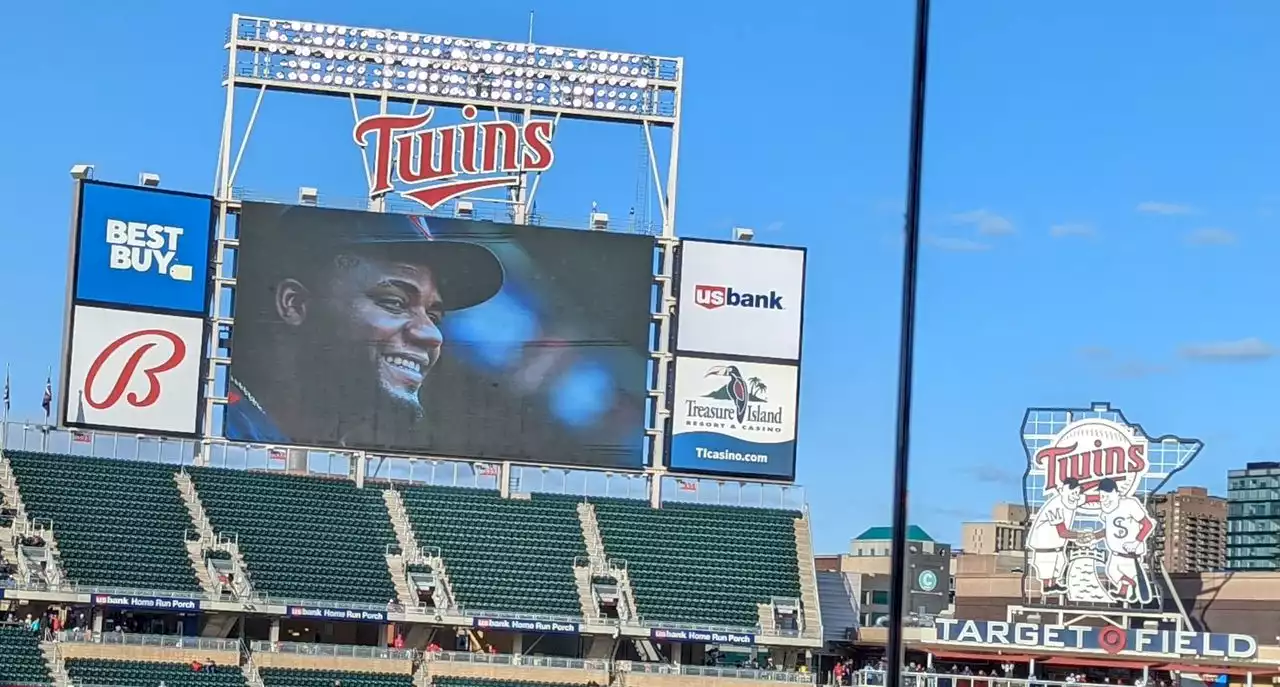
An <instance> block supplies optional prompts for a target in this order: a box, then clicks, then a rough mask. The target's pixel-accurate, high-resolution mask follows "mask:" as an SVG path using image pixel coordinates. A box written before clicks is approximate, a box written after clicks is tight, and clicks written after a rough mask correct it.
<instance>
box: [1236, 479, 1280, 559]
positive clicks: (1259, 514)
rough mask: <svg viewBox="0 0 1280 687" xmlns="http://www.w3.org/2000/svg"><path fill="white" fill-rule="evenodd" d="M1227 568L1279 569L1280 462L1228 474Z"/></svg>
mask: <svg viewBox="0 0 1280 687" xmlns="http://www.w3.org/2000/svg"><path fill="white" fill-rule="evenodd" d="M1227 568H1228V569H1230V570H1280V463H1278V462H1265V463H1249V464H1247V465H1246V466H1245V468H1244V469H1243V470H1231V471H1229V472H1228V473H1227Z"/></svg>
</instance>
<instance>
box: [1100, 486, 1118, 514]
mask: <svg viewBox="0 0 1280 687" xmlns="http://www.w3.org/2000/svg"><path fill="white" fill-rule="evenodd" d="M1098 501H1099V503H1100V504H1101V505H1102V510H1104V511H1106V512H1108V513H1110V512H1111V511H1113V510H1115V509H1116V506H1118V505H1120V492H1118V491H1104V492H1102V495H1101V496H1100V497H1099V499H1098Z"/></svg>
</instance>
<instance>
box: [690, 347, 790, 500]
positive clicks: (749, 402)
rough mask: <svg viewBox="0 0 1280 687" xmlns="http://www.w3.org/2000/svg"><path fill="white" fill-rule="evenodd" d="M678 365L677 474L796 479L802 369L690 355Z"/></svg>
mask: <svg viewBox="0 0 1280 687" xmlns="http://www.w3.org/2000/svg"><path fill="white" fill-rule="evenodd" d="M675 368H676V372H675V393H674V405H673V407H672V413H671V417H672V422H671V439H670V447H671V449H670V456H669V459H668V465H669V466H670V467H671V469H672V470H675V471H678V472H688V473H698V474H711V475H738V476H743V477H759V478H765V479H782V480H791V479H794V477H795V452H796V405H797V403H798V401H799V393H798V392H799V368H797V367H796V366H794V365H780V364H773V363H752V362H745V361H741V360H726V359H723V358H695V357H689V356H681V357H679V358H677V359H676V363H675Z"/></svg>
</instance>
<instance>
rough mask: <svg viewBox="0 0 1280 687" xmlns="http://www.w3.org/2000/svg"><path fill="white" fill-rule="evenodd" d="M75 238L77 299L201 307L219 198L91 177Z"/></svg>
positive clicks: (195, 311)
mask: <svg viewBox="0 0 1280 687" xmlns="http://www.w3.org/2000/svg"><path fill="white" fill-rule="evenodd" d="M79 207H80V216H79V218H78V219H77V221H76V237H75V241H74V245H73V250H74V260H75V264H74V266H73V274H74V280H75V281H74V286H73V288H72V295H73V297H74V299H75V301H76V302H80V303H83V302H91V303H95V304H100V305H113V306H122V307H126V308H147V309H153V310H157V311H164V312H174V313H186V314H192V315H202V314H204V313H205V311H206V309H207V302H208V292H209V270H210V264H211V260H210V256H211V255H212V251H213V247H212V237H213V219H214V214H213V213H214V211H213V207H214V206H213V199H212V198H210V197H209V196H201V195H195V194H189V193H179V192H176V191H167V190H160V189H155V188H144V187H140V186H122V185H118V184H108V183H103V182H93V181H86V182H84V183H82V184H81V186H80V200H79Z"/></svg>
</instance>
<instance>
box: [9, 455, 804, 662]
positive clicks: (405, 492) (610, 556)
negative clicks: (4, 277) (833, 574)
mask: <svg viewBox="0 0 1280 687" xmlns="http://www.w3.org/2000/svg"><path fill="white" fill-rule="evenodd" d="M69 436H73V435H69ZM80 437H81V438H83V437H84V435H80ZM103 438H104V435H98V436H97V437H96V438H90V442H89V443H84V444H82V443H80V442H78V441H75V440H74V439H68V440H67V441H65V442H64V443H63V444H62V445H61V446H58V445H56V441H55V442H54V443H53V444H48V443H47V442H48V441H49V439H48V437H47V436H46V435H44V434H42V433H34V434H27V435H26V439H32V440H33V441H35V442H36V443H37V444H38V445H37V447H40V446H45V447H47V448H49V450H46V451H32V450H30V449H29V448H28V447H24V445H23V443H22V441H19V440H15V439H14V437H12V436H11V437H9V440H8V441H7V444H8V448H6V449H5V450H4V451H3V452H2V454H0V484H2V485H3V493H4V503H5V506H6V507H8V508H9V509H11V511H12V515H13V516H14V517H13V519H12V523H11V525H10V527H11V532H8V533H4V534H5V535H6V536H5V537H4V539H5V545H4V547H3V556H4V557H5V560H6V562H9V563H11V564H14V566H15V569H16V574H15V575H14V576H13V579H11V580H9V581H8V582H7V583H6V584H7V585H8V588H7V589H6V590H5V595H6V597H7V598H10V599H39V600H41V601H46V602H61V603H80V604H94V605H95V606H97V607H102V608H111V607H128V608H131V609H134V610H138V611H146V610H154V611H164V612H190V613H200V614H202V620H201V628H202V629H201V633H202V634H205V635H206V636H226V634H227V633H228V632H230V626H229V622H217V621H216V619H217V618H218V617H219V616H233V615H239V614H249V615H250V616H253V617H259V618H263V619H267V620H270V619H273V618H274V619H288V618H322V619H325V620H335V619H337V620H352V621H368V622H374V623H403V624H404V625H403V627H407V628H411V629H410V630H409V632H408V635H409V637H410V638H411V639H415V640H420V639H421V638H422V637H423V636H425V635H423V634H422V633H418V632H414V631H413V630H412V628H414V627H415V626H422V627H432V628H434V627H437V626H452V627H455V628H467V629H475V630H479V631H483V630H488V631H490V632H496V631H508V630H509V631H516V632H519V631H524V632H537V633H544V634H549V635H579V636H587V637H588V638H590V637H592V636H596V637H605V638H608V637H612V636H615V634H616V635H618V636H621V637H623V638H626V639H627V640H628V641H633V640H634V641H635V643H636V651H637V653H638V654H639V656H645V650H643V649H641V648H640V647H641V645H646V646H649V647H651V646H652V645H653V644H654V643H664V642H687V643H704V644H720V645H736V646H755V645H768V646H781V647H796V648H799V647H817V646H820V645H821V626H820V620H819V617H818V608H817V600H816V591H815V587H814V573H813V566H812V555H811V550H810V546H809V521H808V518H807V517H806V515H805V514H804V512H802V511H800V510H782V509H763V508H739V507H727V506H713V505H698V504H688V503H667V504H664V506H663V507H662V508H657V509H655V508H651V507H649V505H648V504H647V503H645V502H643V501H636V500H629V499H623V498H616V497H614V498H596V497H573V496H566V495H552V494H514V495H512V496H511V497H503V496H502V495H501V494H500V493H499V492H498V491H496V490H484V489H475V488H459V487H441V486H431V485H409V486H404V485H392V484H390V483H387V482H375V481H373V480H369V481H364V483H363V484H360V483H358V482H357V481H355V480H352V479H341V478H334V477H316V476H298V475H288V474H282V473H279V472H260V471H246V470H233V469H225V468H211V467H195V466H191V465H184V464H182V463H184V462H185V463H189V462H190V461H189V460H185V461H184V460H182V459H181V458H180V457H179V458H176V459H175V464H164V463H156V462H145V461H140V460H117V459H112V458H102V457H90V456H87V455H69V453H68V452H69V451H76V452H79V453H88V452H90V451H91V450H93V449H94V448H95V445H96V447H97V448H99V449H101V448H102V444H103ZM95 442H96V444H95ZM112 442H116V443H118V439H113V440H112ZM58 448H61V449H62V450H61V451H57V450H56V449H58ZM15 537H16V540H15V539H14V538H15ZM278 625H279V624H278V622H277V623H274V625H272V626H273V627H274V628H275V629H273V630H271V632H273V633H278V631H279V630H278ZM97 629H101V627H98V628H97ZM279 638H280V637H279V636H278V635H277V634H272V635H271V636H270V637H268V636H263V637H261V639H270V640H272V641H276V640H278V639H279ZM591 651H592V652H593V653H592V655H593V656H597V655H598V657H600V658H605V657H606V654H605V653H602V652H605V651H606V650H605V649H604V648H603V647H597V648H595V649H592V650H591ZM615 651H616V650H615ZM607 655H608V656H613V655H614V654H613V653H609V654H607ZM654 657H656V654H655V655H654Z"/></svg>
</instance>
